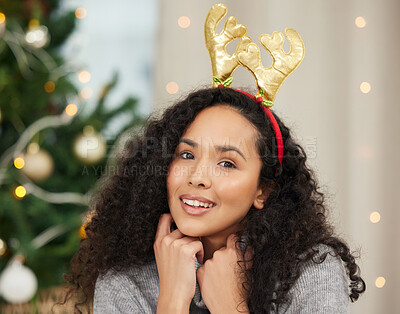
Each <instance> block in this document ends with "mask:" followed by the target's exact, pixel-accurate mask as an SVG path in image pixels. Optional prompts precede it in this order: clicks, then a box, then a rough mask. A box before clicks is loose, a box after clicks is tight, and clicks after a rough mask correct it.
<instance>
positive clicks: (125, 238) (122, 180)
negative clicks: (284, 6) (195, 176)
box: [64, 88, 366, 313]
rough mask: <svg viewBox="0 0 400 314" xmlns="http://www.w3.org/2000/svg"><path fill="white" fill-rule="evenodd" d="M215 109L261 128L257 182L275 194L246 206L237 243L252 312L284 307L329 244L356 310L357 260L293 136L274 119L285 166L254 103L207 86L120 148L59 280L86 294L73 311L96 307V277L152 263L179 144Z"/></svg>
mask: <svg viewBox="0 0 400 314" xmlns="http://www.w3.org/2000/svg"><path fill="white" fill-rule="evenodd" d="M218 104H224V105H228V106H230V107H232V108H235V109H236V110H237V111H238V112H240V113H241V114H242V115H243V116H244V117H245V118H247V120H248V121H250V122H251V123H252V124H253V125H254V126H255V127H256V128H257V130H258V137H257V139H256V147H257V150H258V153H259V155H260V156H261V159H262V169H261V173H260V176H259V184H265V185H266V186H273V187H274V188H273V191H272V192H271V194H270V195H269V197H268V199H267V201H266V202H265V204H264V210H256V209H255V208H254V207H252V208H250V210H249V212H248V214H247V216H246V226H245V228H244V230H241V231H239V232H238V234H237V235H238V236H239V239H240V238H241V236H246V238H247V241H248V244H249V245H250V246H251V248H252V251H253V259H252V267H251V268H250V269H247V270H243V272H244V275H245V278H246V284H245V285H244V287H245V289H246V290H247V296H248V300H247V301H248V304H249V308H250V311H251V312H255V313H269V312H270V311H272V310H273V309H274V308H276V306H277V305H279V304H282V303H284V302H285V301H286V300H287V298H288V291H289V289H290V288H291V287H292V286H293V284H294V283H295V282H296V280H297V279H298V277H299V276H300V270H299V268H300V266H301V265H302V264H304V263H305V262H307V261H308V260H310V259H312V258H313V257H314V256H315V255H316V254H317V253H318V251H317V250H316V249H314V247H315V246H316V245H317V244H325V245H328V246H330V247H331V248H333V249H334V252H335V254H336V255H339V256H340V258H341V259H342V261H343V262H344V265H345V267H346V272H347V275H348V276H349V278H350V285H349V288H350V290H349V297H350V299H351V301H352V302H354V301H356V300H357V299H358V297H359V295H360V294H361V293H363V292H364V291H365V287H366V286H365V282H364V280H363V279H362V278H361V277H360V269H359V267H358V266H357V264H356V263H355V255H354V254H355V253H352V252H350V249H349V246H348V245H347V244H346V243H345V241H344V240H342V239H340V238H338V237H336V236H335V234H334V229H333V227H332V225H331V224H330V223H329V220H328V215H327V208H326V205H324V199H325V196H324V194H323V193H322V192H320V191H319V189H320V187H319V186H318V182H317V179H316V177H315V174H314V173H313V171H312V170H311V169H309V168H308V167H307V165H306V160H307V156H306V153H305V151H304V149H303V148H302V147H301V146H300V145H299V144H297V143H296V141H295V140H294V139H293V137H292V135H291V132H290V130H289V129H288V128H287V127H286V126H285V125H284V124H283V122H282V121H281V120H280V119H279V118H278V117H277V116H276V114H275V113H273V114H274V116H275V118H276V121H277V122H278V124H279V127H280V130H281V133H282V137H283V143H284V156H283V163H282V165H281V164H280V163H279V161H278V158H277V153H276V151H277V147H276V139H275V132H274V130H273V128H272V125H271V123H270V120H269V118H268V117H267V116H266V114H265V113H264V111H263V110H262V109H261V108H260V107H259V105H258V104H257V103H256V102H255V101H254V100H252V99H251V98H250V97H248V96H246V95H244V94H242V93H240V92H238V91H236V90H234V89H230V88H212V89H201V90H198V91H195V92H192V93H190V94H189V95H188V96H187V97H186V98H185V99H183V100H181V101H179V102H178V103H176V104H175V105H174V106H172V107H170V108H168V109H166V110H165V111H164V113H163V115H162V116H161V118H151V119H150V120H149V123H148V124H147V127H146V128H145V129H144V134H143V135H141V136H134V137H132V138H131V139H129V141H127V143H126V144H125V147H124V150H123V151H122V152H121V153H120V155H119V156H118V158H117V163H116V165H117V167H116V173H114V174H113V175H108V176H107V177H105V178H103V179H102V181H101V185H100V188H99V191H98V193H97V194H96V195H95V197H93V199H92V201H91V213H92V218H91V220H90V222H89V223H88V224H87V225H86V227H85V231H86V234H87V237H86V238H85V239H82V240H81V243H80V248H79V250H78V251H77V253H76V255H75V256H74V257H73V259H72V260H71V273H70V274H68V275H65V279H66V281H67V282H68V283H70V284H71V285H72V289H74V291H80V292H81V295H82V296H83V299H82V300H81V302H80V303H77V304H75V309H76V310H78V311H79V312H80V310H79V307H80V306H81V305H85V304H87V303H88V302H90V300H92V299H93V296H94V287H95V282H96V279H97V277H98V275H99V274H104V273H105V272H106V271H108V270H109V269H111V268H112V269H114V270H116V271H121V270H123V269H126V268H129V267H132V266H133V265H144V264H146V263H149V262H151V261H154V260H155V256H154V250H153V243H154V240H155V234H156V229H157V224H158V220H159V218H160V216H161V215H162V214H163V213H169V212H170V211H169V207H168V199H167V186H166V178H167V174H168V169H169V165H170V163H171V162H172V160H173V157H174V152H175V149H176V147H177V145H178V142H179V139H180V138H181V136H182V135H183V133H184V132H185V130H186V129H187V128H188V126H189V125H190V124H191V122H192V121H193V120H194V119H195V117H196V115H197V114H198V113H199V112H200V111H202V110H203V109H204V108H207V107H210V106H214V105H218ZM326 254H327V253H325V256H323V259H324V258H325V257H326ZM300 256H302V257H300ZM314 262H315V261H314ZM277 282H280V285H276V283H277ZM72 291H73V290H71V291H70V293H69V294H67V296H66V299H67V298H68V297H69V296H70V295H71V294H72ZM64 303H65V302H64Z"/></svg>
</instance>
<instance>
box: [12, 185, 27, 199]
mask: <svg viewBox="0 0 400 314" xmlns="http://www.w3.org/2000/svg"><path fill="white" fill-rule="evenodd" d="M14 195H15V196H16V197H17V198H23V197H24V196H25V195H26V189H25V188H24V187H23V186H22V185H20V186H17V187H16V188H15V190H14Z"/></svg>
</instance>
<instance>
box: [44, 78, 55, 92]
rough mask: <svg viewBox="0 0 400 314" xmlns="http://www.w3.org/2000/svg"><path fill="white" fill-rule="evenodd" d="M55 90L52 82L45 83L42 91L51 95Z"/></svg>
mask: <svg viewBox="0 0 400 314" xmlns="http://www.w3.org/2000/svg"><path fill="white" fill-rule="evenodd" d="M55 89H56V84H54V82H52V81H47V82H46V83H45V84H44V90H45V91H46V93H49V94H51V93H52V92H54V90H55Z"/></svg>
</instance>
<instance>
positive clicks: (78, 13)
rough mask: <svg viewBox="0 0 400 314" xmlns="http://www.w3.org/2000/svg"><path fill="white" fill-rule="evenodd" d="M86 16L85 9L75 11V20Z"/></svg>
mask: <svg viewBox="0 0 400 314" xmlns="http://www.w3.org/2000/svg"><path fill="white" fill-rule="evenodd" d="M86 15H87V11H86V9H85V8H77V9H76V10H75V16H76V18H77V19H80V20H81V19H84V18H85V17H86Z"/></svg>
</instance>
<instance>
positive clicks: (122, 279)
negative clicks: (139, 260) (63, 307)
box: [94, 261, 159, 313]
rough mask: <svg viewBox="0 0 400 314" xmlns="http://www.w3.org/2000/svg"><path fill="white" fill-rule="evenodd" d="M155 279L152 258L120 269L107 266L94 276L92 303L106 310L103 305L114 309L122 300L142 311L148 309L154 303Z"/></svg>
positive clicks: (153, 307) (99, 308)
mask: <svg viewBox="0 0 400 314" xmlns="http://www.w3.org/2000/svg"><path fill="white" fill-rule="evenodd" d="M158 283H159V279H158V272H157V265H156V263H155V261H154V262H150V263H147V264H145V265H140V266H138V265H135V266H132V267H129V268H127V269H124V270H120V271H116V270H115V269H109V270H108V271H107V272H105V273H104V274H100V275H99V276H98V277H97V280H96V284H95V292H94V307H95V308H96V309H97V310H98V311H101V312H104V313H105V310H106V309H107V310H112V311H114V310H115V309H117V308H121V307H123V306H124V304H130V306H135V309H143V310H144V312H143V313H149V312H148V311H151V310H154V309H155V308H156V305H157V296H158V291H159V284H158ZM145 309H147V310H145ZM126 310H127V311H128V309H126ZM130 310H131V309H129V311H128V312H129V313H130Z"/></svg>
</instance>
